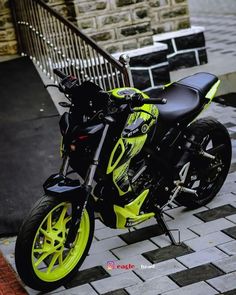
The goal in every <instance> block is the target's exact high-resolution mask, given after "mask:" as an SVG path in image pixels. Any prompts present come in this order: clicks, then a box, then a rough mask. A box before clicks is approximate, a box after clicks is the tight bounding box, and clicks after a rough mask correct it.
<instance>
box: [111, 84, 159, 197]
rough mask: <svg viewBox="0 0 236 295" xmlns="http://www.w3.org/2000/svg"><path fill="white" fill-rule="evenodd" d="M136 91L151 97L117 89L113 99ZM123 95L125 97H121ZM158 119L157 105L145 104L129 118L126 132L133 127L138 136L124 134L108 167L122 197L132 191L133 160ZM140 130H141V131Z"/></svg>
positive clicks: (128, 89) (113, 152) (114, 91)
mask: <svg viewBox="0 0 236 295" xmlns="http://www.w3.org/2000/svg"><path fill="white" fill-rule="evenodd" d="M130 90H131V91H134V92H136V93H141V94H142V96H143V97H144V98H146V99H148V98H149V97H148V96H147V95H145V94H144V93H142V92H141V91H140V90H138V89H136V88H129V87H126V88H116V89H113V90H111V91H110V92H111V94H112V95H113V97H116V98H117V99H119V98H123V97H124V92H126V93H128V92H129V91H130ZM121 93H123V95H121ZM157 117H158V109H157V107H156V106H155V105H152V104H144V105H143V106H141V107H136V108H134V113H132V114H130V115H129V116H128V119H127V121H126V124H125V127H124V130H128V129H129V128H131V127H132V126H134V128H136V127H137V128H136V129H137V130H138V132H137V133H136V135H132V136H129V135H127V136H126V135H124V132H123V133H122V135H121V137H120V139H119V140H118V142H117V143H116V145H115V147H114V149H113V151H112V153H111V156H110V159H109V162H108V166H107V174H110V173H113V174H112V179H113V182H114V184H115V186H116V188H117V190H118V193H119V195H120V196H123V195H124V194H126V193H128V192H129V191H131V187H130V185H129V180H128V169H129V165H130V161H131V159H132V158H133V157H134V156H136V155H137V154H138V153H139V152H140V151H141V149H142V147H143V145H144V144H145V141H146V139H147V134H148V132H149V130H150V128H151V127H152V126H153V124H155V123H156V120H157ZM139 129H140V130H139Z"/></svg>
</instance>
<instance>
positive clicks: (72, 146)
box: [70, 144, 76, 152]
mask: <svg viewBox="0 0 236 295" xmlns="http://www.w3.org/2000/svg"><path fill="white" fill-rule="evenodd" d="M70 149H71V150H72V152H74V151H75V150H76V146H75V145H74V144H71V145H70Z"/></svg>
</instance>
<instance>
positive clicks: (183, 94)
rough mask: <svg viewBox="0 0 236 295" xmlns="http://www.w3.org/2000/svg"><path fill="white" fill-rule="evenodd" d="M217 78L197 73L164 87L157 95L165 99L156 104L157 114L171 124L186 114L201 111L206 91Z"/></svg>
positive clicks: (182, 118) (183, 117)
mask: <svg viewBox="0 0 236 295" xmlns="http://www.w3.org/2000/svg"><path fill="white" fill-rule="evenodd" d="M217 80H218V78H217V77H216V76H214V75H212V74H208V73H197V74H195V75H192V76H189V77H187V78H184V79H181V80H180V81H178V82H176V83H173V84H171V85H170V86H169V87H167V88H165V89H164V90H163V91H161V93H159V94H158V96H159V97H163V98H166V99H167V103H166V104H164V105H157V107H158V109H159V116H160V119H162V120H163V121H164V122H167V123H170V124H173V123H175V122H177V121H178V122H180V121H181V120H184V119H185V118H186V117H187V116H188V115H191V114H192V113H197V112H198V111H199V112H200V111H201V108H202V106H203V105H204V103H205V102H206V100H205V99H204V98H205V96H206V94H207V92H208V91H209V90H210V89H211V87H212V86H213V85H214V84H215V83H216V82H217Z"/></svg>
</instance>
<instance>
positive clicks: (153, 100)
mask: <svg viewBox="0 0 236 295" xmlns="http://www.w3.org/2000/svg"><path fill="white" fill-rule="evenodd" d="M166 103H167V99H166V98H162V97H158V98H149V99H145V104H166Z"/></svg>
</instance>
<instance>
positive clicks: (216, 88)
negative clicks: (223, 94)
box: [204, 80, 221, 110]
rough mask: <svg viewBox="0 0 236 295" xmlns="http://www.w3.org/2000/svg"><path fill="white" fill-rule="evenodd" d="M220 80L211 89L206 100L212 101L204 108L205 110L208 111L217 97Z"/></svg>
mask: <svg viewBox="0 0 236 295" xmlns="http://www.w3.org/2000/svg"><path fill="white" fill-rule="evenodd" d="M220 82H221V81H220V80H218V81H217V82H216V83H215V84H214V85H213V86H212V87H211V89H210V90H209V91H208V93H207V95H206V98H208V99H209V100H210V101H209V103H208V104H207V105H206V106H205V107H204V110H206V109H207V108H208V107H209V105H210V104H211V102H212V100H213V98H214V97H215V95H216V92H217V90H218V88H219V86H220Z"/></svg>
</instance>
